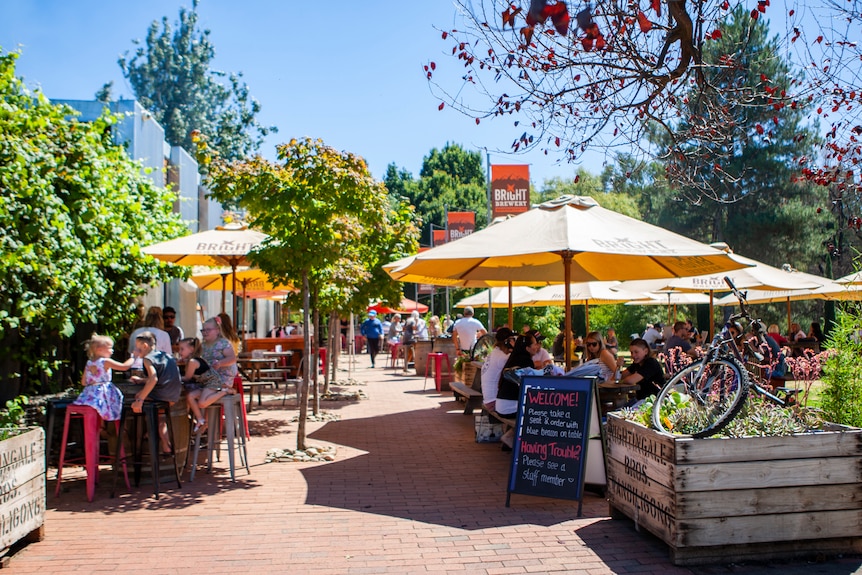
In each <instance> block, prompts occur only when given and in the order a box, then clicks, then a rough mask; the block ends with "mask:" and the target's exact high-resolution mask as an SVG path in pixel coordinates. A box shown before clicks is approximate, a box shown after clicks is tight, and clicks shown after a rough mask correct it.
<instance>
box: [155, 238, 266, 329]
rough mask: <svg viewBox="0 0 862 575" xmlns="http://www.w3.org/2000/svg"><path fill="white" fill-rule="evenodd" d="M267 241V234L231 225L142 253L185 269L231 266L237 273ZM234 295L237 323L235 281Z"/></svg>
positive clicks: (180, 239) (157, 245)
mask: <svg viewBox="0 0 862 575" xmlns="http://www.w3.org/2000/svg"><path fill="white" fill-rule="evenodd" d="M266 238H267V235H266V234H264V233H261V232H258V231H255V230H251V229H249V228H247V227H246V226H244V225H242V224H228V225H226V226H223V227H217V228H216V229H214V230H207V231H205V232H198V233H196V234H191V235H188V236H184V237H181V238H176V239H173V240H169V241H166V242H160V243H158V244H153V245H151V246H147V247H145V248H143V249H142V250H141V251H142V252H143V253H145V254H147V255H150V256H153V257H154V258H156V259H158V260H162V261H165V262H171V263H175V264H180V265H185V266H228V267H230V268H231V270H232V273H233V272H235V271H236V269H237V267H239V266H247V265H248V264H249V261H248V254H250V253H251V252H252V251H253V250H254V249H255V248H257V247H258V246H259V245H260V244H261V243H262V242H263V241H264V240H265V239H266ZM233 294H234V308H233V315H234V321H236V278H234V280H233Z"/></svg>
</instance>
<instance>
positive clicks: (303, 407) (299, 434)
mask: <svg viewBox="0 0 862 575" xmlns="http://www.w3.org/2000/svg"><path fill="white" fill-rule="evenodd" d="M310 300H311V298H310V296H309V293H308V272H307V271H303V272H302V323H303V325H305V329H304V330H303V331H302V344H303V349H302V353H303V357H305V369H304V370H303V372H302V379H301V380H300V383H299V391H298V392H297V394H296V395H297V397H298V400H299V427H298V428H297V430H296V448H297V449H302V450H304V449H305V422H306V419H308V374H309V373H310V370H311V369H312V367H316V363H315V362H312V361H311V359H312V356H311V333H310V332H311V330H310V329H309V326H310V325H311V322H310V321H309V319H310V317H309V314H308V306H309V304H310Z"/></svg>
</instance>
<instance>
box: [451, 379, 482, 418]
mask: <svg viewBox="0 0 862 575" xmlns="http://www.w3.org/2000/svg"><path fill="white" fill-rule="evenodd" d="M449 387H450V388H451V389H452V393H454V394H455V399H457V400H458V401H463V402H464V403H465V404H466V405H465V406H464V415H472V413H473V410H474V409H476V408H477V407H482V392H481V391H478V390H476V389H473V388H472V387H467V386H466V385H464V384H463V383H461V382H460V381H452V382H450V383H449Z"/></svg>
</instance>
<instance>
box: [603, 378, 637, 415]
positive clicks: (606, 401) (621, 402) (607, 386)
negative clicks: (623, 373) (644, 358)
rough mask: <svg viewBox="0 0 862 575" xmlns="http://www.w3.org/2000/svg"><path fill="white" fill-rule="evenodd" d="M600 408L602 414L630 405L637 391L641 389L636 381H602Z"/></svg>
mask: <svg viewBox="0 0 862 575" xmlns="http://www.w3.org/2000/svg"><path fill="white" fill-rule="evenodd" d="M598 387H599V401H600V403H601V405H600V406H599V410H600V411H601V414H602V416H604V415H605V414H607V412H609V411H614V410H616V409H619V408H620V407H625V406H626V405H628V404H629V403H630V402H631V401H632V400H633V399H634V397H635V392H636V391H637V390H638V389H640V386H639V385H638V384H636V383H600V384H599V385H598Z"/></svg>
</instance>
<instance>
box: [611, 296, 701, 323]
mask: <svg viewBox="0 0 862 575" xmlns="http://www.w3.org/2000/svg"><path fill="white" fill-rule="evenodd" d="M644 295H646V296H647V297H646V298H645V299H637V300H633V301H630V302H627V303H626V305H666V306H667V323H668V324H671V323H673V321H675V319H676V306H678V305H696V304H701V303H709V304H711V303H712V297H711V296H709V295H707V294H704V293H688V292H672V291H667V292H650V293H647V294H644ZM671 306H673V315H672V316H671ZM672 318H673V319H672Z"/></svg>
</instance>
